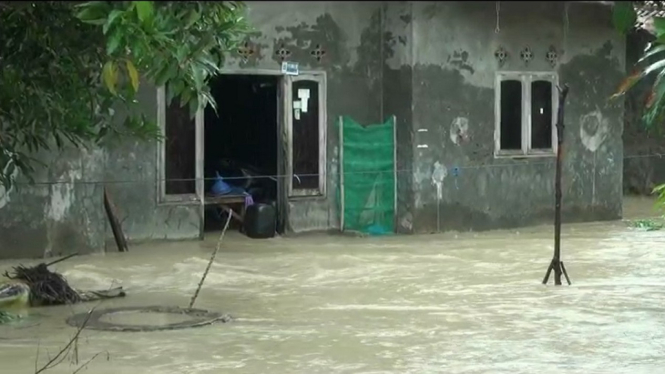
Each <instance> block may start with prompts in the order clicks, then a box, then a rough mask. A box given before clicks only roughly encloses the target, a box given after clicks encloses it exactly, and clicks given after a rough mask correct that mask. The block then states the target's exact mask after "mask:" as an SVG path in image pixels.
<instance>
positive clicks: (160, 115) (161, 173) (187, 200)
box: [156, 86, 204, 205]
mask: <svg viewBox="0 0 665 374" xmlns="http://www.w3.org/2000/svg"><path fill="white" fill-rule="evenodd" d="M203 113H204V112H203V109H201V108H199V110H198V111H197V112H196V118H195V120H194V123H195V130H194V131H195V137H194V139H195V148H196V149H195V152H196V157H195V161H194V162H195V163H196V165H195V171H196V172H195V175H196V176H195V178H196V182H195V185H196V191H195V193H193V194H192V193H188V194H166V167H165V165H166V142H165V141H164V140H161V139H160V140H159V142H158V146H157V181H156V182H157V203H158V204H180V205H185V204H192V205H196V204H202V203H203V195H204V194H203V189H204V183H203V182H204V181H203V166H204V165H203V154H204V153H203V152H204V149H203V147H204V142H203V136H204V126H203V119H204V117H203ZM157 126H158V127H159V132H160V134H161V136H163V137H164V136H166V88H165V87H164V86H162V87H158V88H157Z"/></svg>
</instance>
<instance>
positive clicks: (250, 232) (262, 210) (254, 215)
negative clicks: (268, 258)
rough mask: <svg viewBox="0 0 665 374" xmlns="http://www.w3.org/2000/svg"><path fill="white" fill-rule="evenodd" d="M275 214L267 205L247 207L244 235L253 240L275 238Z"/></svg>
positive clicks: (272, 207)
mask: <svg viewBox="0 0 665 374" xmlns="http://www.w3.org/2000/svg"><path fill="white" fill-rule="evenodd" d="M276 219H277V212H276V211H275V207H274V206H272V205H269V204H253V205H250V206H248V207H247V210H246V211H245V219H244V227H243V228H244V231H245V235H247V236H248V237H250V238H253V239H266V238H272V237H274V236H275V223H276Z"/></svg>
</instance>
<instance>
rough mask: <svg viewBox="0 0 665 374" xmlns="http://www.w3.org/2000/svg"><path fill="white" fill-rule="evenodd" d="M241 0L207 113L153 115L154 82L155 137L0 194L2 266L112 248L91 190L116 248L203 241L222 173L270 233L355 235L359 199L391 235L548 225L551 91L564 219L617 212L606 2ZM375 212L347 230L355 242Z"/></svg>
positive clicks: (611, 43) (75, 159)
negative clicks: (561, 89) (240, 17)
mask: <svg viewBox="0 0 665 374" xmlns="http://www.w3.org/2000/svg"><path fill="white" fill-rule="evenodd" d="M248 6H249V20H250V23H251V24H252V25H253V26H254V27H255V28H256V32H255V33H253V34H252V35H251V36H250V37H248V38H247V40H245V41H244V42H243V43H242V44H241V45H240V46H239V48H238V49H237V50H235V51H230V54H229V56H228V60H227V66H226V67H225V71H224V74H222V75H221V76H218V77H216V78H214V79H213V80H212V81H211V88H212V93H213V95H214V96H215V98H216V100H217V101H218V107H219V108H218V113H214V112H213V111H211V110H210V109H205V110H201V111H200V112H199V113H198V114H197V115H196V118H195V119H194V120H191V119H190V118H189V116H188V115H187V113H185V112H183V111H182V110H181V109H180V108H179V107H178V105H167V100H166V98H165V93H164V90H163V89H162V88H155V87H147V86H146V85H144V86H143V87H142V91H141V100H142V101H143V102H144V103H145V107H146V111H147V112H149V113H154V116H155V118H156V119H157V121H158V123H159V125H160V126H161V128H162V130H163V133H164V134H165V135H166V139H165V141H163V142H159V143H144V142H138V141H134V140H131V139H126V140H124V141H123V142H122V143H119V144H117V143H116V144H113V145H111V146H108V147H106V148H104V149H95V150H89V151H81V152H78V151H74V150H72V151H69V152H67V153H66V154H64V155H62V156H61V157H60V158H58V160H54V161H53V162H52V164H51V165H50V166H49V168H48V170H45V171H44V172H43V173H42V174H41V175H39V176H38V178H37V181H38V182H39V181H64V183H55V184H45V185H35V186H33V187H27V188H22V189H21V190H20V191H19V190H10V191H4V194H1V199H0V248H2V250H0V256H3V257H41V256H43V255H44V254H61V253H71V252H76V251H78V252H82V253H85V252H95V251H101V250H103V249H104V248H105V245H106V243H107V242H109V240H111V239H112V234H111V230H110V228H109V224H108V220H107V218H106V214H105V212H104V204H103V190H104V186H106V188H107V189H108V191H109V194H110V196H112V199H113V202H114V205H115V206H116V209H117V211H118V214H119V220H120V222H121V224H122V228H123V230H124V232H125V235H126V236H127V237H128V238H129V239H130V240H133V241H141V240H157V239H197V238H201V237H202V236H203V234H204V231H205V229H206V228H207V227H210V226H213V227H216V228H217V229H219V227H220V224H219V222H216V221H215V220H217V221H218V218H216V217H215V216H214V214H212V213H206V211H208V210H210V209H206V208H207V207H208V208H209V207H210V206H211V205H216V204H217V203H218V201H217V200H215V199H214V198H209V197H208V194H209V191H210V190H211V188H212V185H213V184H214V182H215V179H216V178H219V177H221V178H222V179H224V178H226V180H232V179H233V178H234V177H233V176H232V174H233V172H232V171H231V170H232V169H233V170H236V171H237V170H240V171H241V174H242V177H243V178H245V179H247V178H248V175H249V176H252V177H253V179H254V180H264V181H266V182H265V184H264V186H263V187H262V189H261V192H260V194H261V197H260V199H261V201H266V202H267V203H269V204H272V205H273V206H274V207H275V208H276V212H277V214H276V221H277V229H278V231H279V232H280V233H300V232H311V231H331V230H332V231H338V230H339V229H340V227H343V228H344V229H345V230H351V229H355V228H353V227H350V226H349V225H350V224H348V221H349V220H350V219H351V218H353V217H352V216H354V215H360V214H362V213H363V210H370V211H371V210H372V209H374V210H376V200H382V208H381V215H382V220H383V222H387V223H385V224H384V226H383V227H382V230H383V231H394V232H397V233H405V234H411V233H413V234H418V233H431V232H439V231H448V230H483V229H492V228H506V227H519V226H525V225H533V224H537V223H547V222H551V221H552V216H553V202H554V198H553V196H554V154H555V151H556V147H557V134H556V130H555V127H554V123H555V120H556V109H557V107H558V104H559V103H558V93H557V85H559V84H564V83H565V84H567V85H569V87H570V94H569V97H568V100H567V103H566V112H565V118H564V120H565V124H566V129H565V143H564V144H565V158H564V166H563V170H564V179H563V193H564V207H563V214H564V220H565V222H570V221H588V220H612V219H618V218H620V217H621V215H622V167H623V166H622V165H623V161H622V156H623V145H622V139H621V134H622V129H623V123H622V118H623V117H622V116H623V102H622V101H621V100H614V101H609V100H608V98H609V97H610V95H611V94H612V93H613V92H614V91H615V88H616V86H617V83H618V82H619V81H620V80H621V78H622V77H623V76H624V74H625V38H624V37H622V36H621V35H619V33H617V32H616V31H615V30H614V29H613V27H612V23H611V7H610V6H607V5H604V4H601V3H599V2H545V1H532V2H519V3H518V2H482V1H481V2H462V1H451V2H249V3H248ZM345 119H347V120H348V121H352V122H353V123H354V124H356V125H357V126H356V127H358V128H357V129H356V130H357V133H362V131H367V133H368V135H367V137H366V138H362V137H361V136H360V137H358V138H356V139H355V143H354V144H353V147H352V146H347V144H344V141H340V139H346V137H345V135H344V133H343V132H340V127H342V128H344V129H346V128H347V127H346V125H345V124H343V122H344V121H345ZM391 119H392V120H391ZM374 124H383V125H382V126H384V125H385V126H388V128H389V130H390V131H389V132H388V133H389V134H390V136H389V137H387V136H383V137H381V138H380V139H383V140H385V144H388V145H387V146H389V147H391V149H390V150H389V152H388V153H385V152H384V153H381V154H383V155H384V156H381V157H378V156H373V154H372V153H367V154H365V156H362V155H363V153H362V152H361V151H359V150H362V149H365V148H363V147H366V148H367V149H370V148H371V147H372V146H374V145H376V143H377V142H378V140H377V139H379V137H372V136H371V135H369V134H370V133H371V130H367V129H370V128H371V127H372V125H374ZM350 126H351V125H350ZM377 126H378V125H377ZM349 128H352V127H349ZM383 140H382V141H383ZM385 144H384V145H385ZM354 150H355V151H354ZM353 152H356V153H355V154H356V157H357V158H359V159H360V158H363V157H365V158H366V159H372V158H373V157H376V159H377V162H378V161H385V162H383V163H381V165H383V167H384V168H385V170H382V172H384V173H387V174H389V175H390V176H389V177H386V178H387V179H385V180H384V183H383V184H382V187H381V188H380V189H381V191H380V192H381V193H378V192H377V188H373V187H369V188H367V187H366V185H367V183H370V182H371V181H370V182H366V181H365V182H362V183H365V187H363V188H365V189H364V190H362V191H365V192H367V193H365V194H363V193H362V191H360V192H358V191H359V190H358V188H360V187H358V186H360V184H361V180H362V178H360V177H357V176H356V177H354V175H355V174H353V173H352V172H347V171H346V170H344V167H345V166H346V165H347V162H346V161H340V160H348V159H345V158H344V157H349V156H348V155H349V154H352V153H353ZM378 154H380V153H376V155H378ZM345 155H346V156H345ZM385 155H388V156H385ZM226 169H228V170H229V171H228V174H225V172H224V171H223V170H226ZM361 169H362V168H361ZM220 170H221V171H220ZM371 171H372V170H370V169H365V173H370V172H371ZM357 174H362V173H361V172H357ZM340 176H341V177H340ZM367 179H368V178H365V180H367ZM386 181H387V182H386ZM93 182H94V183H93ZM377 185H378V184H377ZM245 187H247V186H245ZM379 195H380V196H379ZM377 196H378V197H377ZM352 199H355V200H353V201H352ZM235 203H238V204H244V200H239V201H236V202H235ZM365 207H367V209H365ZM345 218H346V220H347V223H346V224H345V223H344V221H345ZM372 219H374V218H371V215H370V218H367V219H364V221H363V222H364V223H362V222H361V223H358V222H360V221H362V220H360V219H356V220H355V223H354V224H355V225H356V226H358V225H360V226H362V228H363V230H364V229H366V228H367V227H366V226H368V225H371V222H372ZM209 220H210V221H215V223H212V224H207V223H206V221H209ZM361 231H362V230H361ZM111 243H112V241H111Z"/></svg>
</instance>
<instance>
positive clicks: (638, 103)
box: [623, 31, 665, 195]
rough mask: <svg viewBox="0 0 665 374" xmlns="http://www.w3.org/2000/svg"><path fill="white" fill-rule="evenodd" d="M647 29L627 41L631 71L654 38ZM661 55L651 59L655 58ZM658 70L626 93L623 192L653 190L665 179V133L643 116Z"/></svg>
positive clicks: (627, 65) (647, 192)
mask: <svg viewBox="0 0 665 374" xmlns="http://www.w3.org/2000/svg"><path fill="white" fill-rule="evenodd" d="M653 38H654V37H653V36H652V35H651V34H649V33H648V32H646V31H640V32H635V33H631V34H629V35H628V39H627V42H626V68H627V69H626V70H628V71H632V70H633V69H634V68H635V64H636V63H637V61H638V60H639V59H640V58H641V57H642V54H643V52H644V48H645V47H646V46H647V44H648V43H649V42H651V41H652V40H653ZM658 58H660V56H655V57H654V58H651V59H650V62H654V61H655V60H657V59H658ZM654 80H655V74H654V75H652V76H650V77H647V78H646V79H644V80H643V81H642V82H640V83H638V84H637V85H636V86H635V87H634V88H633V89H632V90H630V91H629V92H628V93H627V94H626V113H625V121H624V132H623V147H624V153H625V158H624V169H623V170H624V173H623V191H624V194H640V195H648V194H651V191H652V190H653V187H655V186H656V185H657V184H660V183H664V182H665V163H664V162H663V159H662V156H657V155H663V154H665V133H663V131H662V128H661V127H660V126H658V125H656V126H653V127H652V128H650V129H648V128H647V127H646V125H645V123H644V121H643V120H642V116H643V115H644V106H645V103H646V102H647V98H648V95H649V94H650V93H651V87H652V84H653V82H654Z"/></svg>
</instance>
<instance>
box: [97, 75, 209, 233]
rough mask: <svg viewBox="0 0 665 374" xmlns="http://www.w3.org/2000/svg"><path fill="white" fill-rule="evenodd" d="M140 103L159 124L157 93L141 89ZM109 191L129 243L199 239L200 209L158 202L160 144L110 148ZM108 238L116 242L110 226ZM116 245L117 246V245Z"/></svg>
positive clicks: (138, 143)
mask: <svg viewBox="0 0 665 374" xmlns="http://www.w3.org/2000/svg"><path fill="white" fill-rule="evenodd" d="M139 100H140V101H141V102H142V103H145V105H144V107H145V108H146V109H145V114H146V115H147V116H148V117H149V118H151V119H152V120H155V121H156V116H157V92H156V89H155V88H154V87H152V86H150V85H147V84H143V85H141V88H140V92H139ZM106 151H107V153H108V157H107V162H106V166H105V168H104V177H105V180H106V181H108V182H109V183H108V184H107V186H108V187H107V188H108V191H109V194H110V196H111V199H112V200H113V203H114V205H115V207H116V211H117V214H118V219H119V220H120V222H121V223H122V229H123V231H124V233H125V235H126V236H127V238H128V239H129V240H146V239H192V238H197V237H198V236H199V233H200V230H199V226H200V222H201V216H200V206H199V205H198V204H195V205H182V204H173V203H160V202H158V194H157V183H158V175H159V172H158V169H157V154H158V148H157V142H147V141H132V140H127V139H125V140H123V141H119V142H115V143H113V144H110V145H108V146H107V148H106ZM106 238H107V239H112V238H113V234H112V232H111V228H110V226H109V225H107V231H106ZM113 245H115V244H113Z"/></svg>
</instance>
